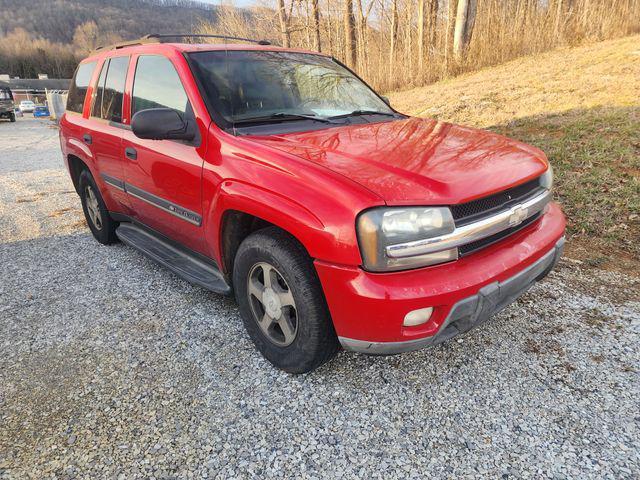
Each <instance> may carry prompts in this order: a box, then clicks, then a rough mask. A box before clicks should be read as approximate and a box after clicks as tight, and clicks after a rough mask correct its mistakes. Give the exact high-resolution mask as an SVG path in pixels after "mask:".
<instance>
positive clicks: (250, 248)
mask: <svg viewBox="0 0 640 480" xmlns="http://www.w3.org/2000/svg"><path fill="white" fill-rule="evenodd" d="M170 38H172V39H173V40H174V41H175V40H176V39H175V37H167V36H160V35H155V36H147V37H145V38H143V39H141V40H139V41H134V42H128V43H126V44H120V45H115V46H112V47H107V48H104V49H101V50H99V51H98V52H97V53H95V54H93V55H92V56H90V57H89V58H87V59H86V60H84V61H83V62H82V63H81V64H80V66H79V67H78V69H77V71H76V73H75V76H74V79H73V82H72V85H71V89H70V91H69V98H68V104H67V112H66V114H65V115H64V117H63V118H62V120H61V124H60V125H61V128H60V140H61V146H62V152H63V155H64V159H65V162H66V164H67V166H68V169H69V172H70V174H71V178H72V179H73V183H74V185H75V188H76V190H77V192H78V194H79V195H80V199H81V201H82V207H83V210H84V213H85V215H86V219H87V223H88V225H89V228H90V229H91V232H92V233H93V235H94V237H95V238H96V239H97V240H98V241H99V242H100V243H103V244H109V243H113V242H115V241H117V240H118V239H119V240H121V241H122V242H124V243H126V244H128V245H131V246H133V247H135V248H137V249H138V250H140V251H142V252H143V253H144V254H146V255H148V256H149V257H151V258H152V259H154V260H156V261H157V262H159V263H161V264H162V265H164V266H166V267H168V268H169V269H171V270H172V271H173V272H175V273H176V274H178V275H180V276H181V277H183V278H185V279H187V280H189V281H191V282H193V283H195V284H197V285H200V286H202V287H204V288H206V289H209V290H211V291H214V292H219V293H223V294H231V292H232V291H233V292H234V293H235V297H236V300H237V302H238V304H239V306H240V311H241V314H242V318H243V320H244V325H245V327H246V329H247V331H248V333H249V336H250V337H251V339H252V340H253V342H254V343H255V345H256V346H257V348H258V349H259V350H260V351H261V352H262V354H263V355H264V356H265V357H266V358H267V359H268V360H269V361H271V362H272V363H273V364H274V365H276V366H277V367H279V368H282V369H284V370H286V371H289V372H298V373H300V372H308V371H310V370H312V369H314V368H316V367H318V366H320V365H321V364H323V363H324V362H326V361H327V360H328V359H330V358H331V357H332V356H333V355H334V354H335V353H336V352H337V351H338V349H339V347H340V346H342V347H344V348H346V349H348V350H352V351H357V352H363V353H369V354H381V355H386V354H393V353H400V352H407V351H410V350H416V349H418V348H422V347H425V346H428V345H434V344H436V343H439V342H442V341H444V340H447V339H449V338H451V337H453V336H454V335H457V334H459V333H462V332H466V331H467V330H469V329H471V328H472V327H474V326H476V325H478V324H479V323H481V322H483V321H484V320H486V319H487V318H488V317H490V316H491V315H492V314H493V313H495V312H497V311H498V310H500V309H501V308H503V307H505V306H506V305H508V304H509V303H511V302H512V301H514V300H515V299H516V298H517V297H518V296H519V295H521V294H522V293H523V292H524V291H525V290H526V289H527V288H528V287H529V286H531V285H532V284H533V283H534V282H535V281H537V280H540V279H541V278H543V277H544V276H545V275H546V274H547V273H548V272H549V271H550V270H551V269H552V268H553V267H554V265H555V263H556V262H557V261H558V259H559V257H560V255H561V252H562V246H563V243H564V231H565V219H564V216H563V214H562V212H561V210H560V207H559V206H558V205H557V204H556V203H553V202H552V201H551V187H552V181H553V174H552V170H551V167H550V166H549V163H548V162H547V159H546V157H545V155H544V153H543V152H541V151H540V150H538V149H537V148H534V147H531V146H529V145H525V144H523V143H520V142H517V141H515V140H511V139H508V138H505V137H503V136H500V135H496V134H493V133H490V132H486V131H482V130H476V129H473V128H467V127H462V126H459V125H452V124H450V123H445V122H439V121H436V120H431V119H421V118H411V117H408V116H406V115H403V114H401V113H399V112H397V111H395V110H394V109H392V108H391V107H390V106H389V105H388V102H387V100H386V99H385V98H384V97H381V96H380V95H378V94H377V93H375V92H374V91H373V90H372V89H371V88H370V87H369V86H367V85H366V84H365V83H364V82H363V81H362V80H361V79H359V78H358V77H357V76H356V75H355V74H354V73H353V72H351V71H350V70H349V69H348V68H346V67H345V66H344V65H342V64H341V63H340V62H338V61H337V60H335V59H333V58H331V57H329V56H327V55H324V54H320V53H316V52H306V51H300V50H292V49H283V48H278V47H274V46H270V45H268V44H267V43H266V42H256V43H257V44H253V43H251V42H250V41H246V42H245V43H244V44H238V43H234V44H221V45H212V44H188V43H174V42H172V41H171V40H170Z"/></svg>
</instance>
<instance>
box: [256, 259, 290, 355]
mask: <svg viewBox="0 0 640 480" xmlns="http://www.w3.org/2000/svg"><path fill="white" fill-rule="evenodd" d="M247 295H248V297H249V305H250V306H251V313H252V314H253V319H254V320H255V322H256V323H257V324H258V327H260V330H261V331H262V333H264V334H265V336H266V337H267V338H268V339H269V341H270V342H272V343H274V344H276V345H278V346H280V347H286V346H288V345H291V344H292V343H293V341H294V340H295V339H296V336H297V334H298V310H297V308H296V302H295V300H294V298H293V293H292V292H291V289H290V288H289V285H288V284H287V281H286V280H285V279H284V277H283V276H282V274H281V273H280V272H279V271H278V270H277V269H276V268H275V267H274V266H273V265H271V264H269V263H266V262H260V263H256V264H255V265H254V266H253V267H252V268H251V270H250V271H249V276H248V278H247Z"/></svg>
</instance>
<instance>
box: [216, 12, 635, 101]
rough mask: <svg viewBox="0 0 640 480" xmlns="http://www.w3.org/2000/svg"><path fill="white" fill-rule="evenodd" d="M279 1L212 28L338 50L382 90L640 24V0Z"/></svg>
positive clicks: (227, 17)
mask: <svg viewBox="0 0 640 480" xmlns="http://www.w3.org/2000/svg"><path fill="white" fill-rule="evenodd" d="M271 1H272V2H273V3H272V8H271V9H265V8H263V7H254V8H253V9H251V10H250V11H251V13H252V15H251V17H249V18H247V17H244V18H241V17H239V16H238V14H237V12H236V11H235V10H234V9H232V8H227V7H220V9H219V12H218V19H217V21H216V22H214V23H212V24H210V25H208V26H206V27H205V28H204V30H205V31H210V32H213V31H215V32H216V33H220V32H225V33H228V34H236V35H240V36H247V35H249V36H252V37H264V38H269V39H274V40H276V41H277V42H279V43H280V44H282V45H291V46H293V47H302V48H306V49H311V50H319V51H322V52H329V53H331V54H332V55H333V56H335V57H337V58H339V59H341V60H342V61H343V62H344V63H346V64H347V65H349V66H351V67H352V68H353V69H354V70H356V71H357V72H358V73H359V74H360V75H361V76H362V77H364V78H365V79H366V80H367V81H368V82H369V83H371V84H372V85H373V86H374V87H376V88H377V89H380V90H382V91H390V90H396V89H402V88H409V87H413V86H420V85H424V84H427V83H431V82H433V81H435V80H438V79H441V78H445V77H450V76H453V75H457V74H459V73H461V72H464V71H471V70H476V69H478V68H481V67H484V66H489V65H496V64H499V63H503V62H506V61H508V60H511V59H513V58H516V57H519V56H523V55H530V54H534V53H539V52H543V51H547V50H551V49H553V48H556V47H561V46H573V45H578V44H582V43H589V42H593V41H600V40H605V39H608V38H614V37H620V36H625V35H629V34H632V33H635V32H638V31H640V0H271ZM274 8H275V10H276V11H277V15H276V14H275V12H274Z"/></svg>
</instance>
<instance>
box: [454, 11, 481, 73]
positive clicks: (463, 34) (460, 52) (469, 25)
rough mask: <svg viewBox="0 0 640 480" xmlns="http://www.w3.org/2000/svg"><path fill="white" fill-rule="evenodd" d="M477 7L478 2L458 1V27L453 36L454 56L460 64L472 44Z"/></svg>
mask: <svg viewBox="0 0 640 480" xmlns="http://www.w3.org/2000/svg"><path fill="white" fill-rule="evenodd" d="M477 6H478V3H477V0H458V9H457V13H456V26H455V32H454V34H453V54H454V57H455V58H456V60H457V61H458V62H460V61H461V60H462V59H463V57H464V54H465V53H466V51H467V47H468V46H469V43H470V42H471V35H472V33H473V26H474V24H475V21H476V9H477Z"/></svg>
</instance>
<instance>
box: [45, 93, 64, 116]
mask: <svg viewBox="0 0 640 480" xmlns="http://www.w3.org/2000/svg"><path fill="white" fill-rule="evenodd" d="M68 93H69V91H68V90H45V94H46V95H47V105H48V106H49V113H50V115H51V120H54V121H56V122H57V121H58V120H59V119H60V117H62V114H63V113H64V111H65V109H66V108H67V95H68Z"/></svg>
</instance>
